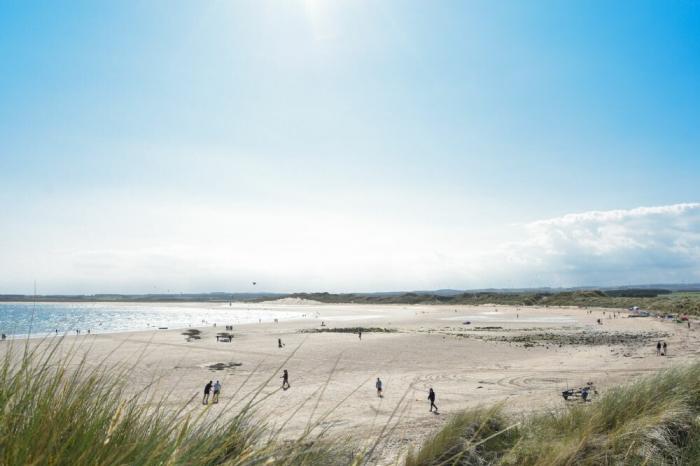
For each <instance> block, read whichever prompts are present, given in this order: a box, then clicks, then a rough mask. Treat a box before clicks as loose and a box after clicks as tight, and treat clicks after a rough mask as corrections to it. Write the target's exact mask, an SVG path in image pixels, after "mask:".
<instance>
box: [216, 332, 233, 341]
mask: <svg viewBox="0 0 700 466" xmlns="http://www.w3.org/2000/svg"><path fill="white" fill-rule="evenodd" d="M232 339H233V333H226V332H222V333H217V334H216V341H222V342H224V343H231V340H232Z"/></svg>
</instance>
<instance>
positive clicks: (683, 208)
mask: <svg viewBox="0 0 700 466" xmlns="http://www.w3.org/2000/svg"><path fill="white" fill-rule="evenodd" d="M103 204H104V203H103V202H99V200H95V201H90V200H85V201H84V202H83V203H81V204H80V205H81V208H80V209H75V208H74V209H72V210H71V209H65V208H61V207H62V206H61V205H60V204H56V203H49V204H47V205H46V206H45V207H44V208H43V210H40V211H36V212H31V213H30V214H27V215H31V216H32V217H34V218H40V219H44V221H45V223H44V224H39V225H38V226H36V227H35V228H32V229H26V228H24V227H23V225H25V224H26V222H25V220H26V219H23V218H18V219H16V220H15V221H14V222H13V223H11V224H9V226H8V227H7V232H8V233H11V234H7V235H4V236H3V237H0V262H1V263H2V264H3V266H4V267H3V268H2V270H0V293H12V292H30V291H31V284H32V281H33V280H34V279H36V280H37V282H38V285H39V289H40V291H41V292H45V293H74V292H80V293H95V292H125V293H129V292H146V291H158V292H162V291H167V290H171V291H173V292H175V291H212V290H230V291H251V290H252V289H258V288H264V289H265V290H266V291H301V290H304V291H319V290H327V291H372V290H408V289H435V288H443V287H450V288H482V287H527V286H575V285H624V284H642V283H661V282H667V283H668V282H681V283H682V282H700V204H677V205H671V206H660V207H641V208H636V209H631V210H613V211H604V212H584V213H578V214H569V215H565V216H562V217H558V218H553V219H548V220H541V221H536V222H532V223H529V224H525V225H516V226H513V225H511V226H509V227H505V226H497V227H496V228H492V229H491V230H489V229H487V228H486V227H484V226H483V225H480V224H479V223H478V221H473V222H469V223H470V224H471V225H472V226H470V225H466V226H465V224H464V222H462V223H461V224H460V223H459V222H458V221H457V220H459V219H458V218H455V221H454V222H453V223H448V222H439V223H434V222H430V221H426V219H425V218H424V217H422V216H420V215H409V214H406V213H404V212H396V211H390V210H386V209H374V210H357V209H355V210H352V209H350V208H348V207H343V206H336V207H335V208H332V207H331V206H328V205H325V204H321V205H314V206H303V205H299V206H293V205H281V206H272V205H262V204H257V205H256V207H257V208H253V207H251V206H248V203H247V202H231V203H229V204H227V205H223V204H218V205H212V204H201V203H192V202H190V203H177V204H175V203H168V202H154V201H153V200H152V201H151V202H150V203H144V204H138V203H136V202H133V200H131V199H129V198H127V199H111V200H110V202H109V206H110V208H109V209H105V208H103V207H102V205H103ZM56 212H58V213H59V214H56ZM52 213H53V214H52ZM252 281H256V282H258V286H257V287H256V288H253V287H252V285H251V283H252Z"/></svg>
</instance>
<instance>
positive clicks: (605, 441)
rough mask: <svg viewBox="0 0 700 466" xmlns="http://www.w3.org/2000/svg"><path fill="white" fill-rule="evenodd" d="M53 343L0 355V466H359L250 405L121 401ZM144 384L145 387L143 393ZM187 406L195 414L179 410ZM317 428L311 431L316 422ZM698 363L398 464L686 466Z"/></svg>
mask: <svg viewBox="0 0 700 466" xmlns="http://www.w3.org/2000/svg"><path fill="white" fill-rule="evenodd" d="M59 343H60V342H57V343H52V344H48V345H47V344H45V343H42V344H40V345H38V346H37V347H35V349H31V348H29V346H28V345H25V346H22V345H14V346H8V347H7V348H6V352H5V357H4V359H3V360H2V361H1V362H0V464H3V465H20V464H54V465H81V464H100V465H207V466H208V465H224V464H225V465H244V464H245V465H263V464H264V465H360V464H367V463H368V462H369V460H368V456H367V455H368V454H365V453H357V452H358V451H359V449H358V450H355V451H353V450H352V449H351V448H352V447H351V446H350V447H349V446H348V443H347V442H346V441H345V440H344V439H335V440H331V439H328V437H327V435H326V436H324V438H325V439H326V440H321V439H320V435H324V434H326V431H325V430H323V431H322V434H319V435H317V436H311V432H312V430H313V428H312V427H313V426H310V427H309V429H307V433H306V434H304V435H302V436H301V437H300V438H299V439H297V440H292V441H281V440H280V439H279V438H277V437H276V436H275V434H274V433H273V434H271V435H268V434H267V432H268V430H267V429H266V426H265V424H262V423H260V422H259V421H256V420H255V419H254V417H253V415H252V410H253V408H254V406H255V403H256V400H255V399H251V400H248V401H247V402H246V404H245V405H244V406H242V407H237V408H236V410H235V412H237V413H238V414H235V415H233V417H232V418H230V419H228V420H226V421H217V420H210V417H211V416H207V413H208V412H209V411H208V408H205V407H202V406H201V405H200V404H199V393H197V394H194V395H193V399H191V400H190V401H191V404H190V403H187V404H185V405H183V406H181V407H180V408H179V409H177V408H175V409H174V408H173V407H172V403H169V402H168V400H167V397H166V398H160V399H157V398H155V396H154V395H153V394H152V392H151V391H149V390H145V391H144V392H141V393H139V394H134V393H132V392H130V391H129V390H128V386H127V384H126V382H125V381H126V380H128V375H129V371H130V370H131V369H130V368H129V367H126V366H125V367H108V366H106V365H104V364H97V365H89V364H87V363H86V360H85V359H84V358H82V359H81V358H77V357H76V354H77V351H73V350H72V349H71V350H70V351H68V352H67V353H65V354H62V355H60V356H59V349H60V346H59ZM154 383H156V381H154ZM192 406H195V409H191V408H192ZM325 418H326V416H325V415H324V416H322V417H321V419H325ZM699 459H700V363H695V364H693V365H687V366H683V367H677V368H674V369H670V370H667V371H664V372H661V373H659V374H657V375H654V376H651V377H646V378H644V379H639V380H637V381H636V382H634V383H632V384H630V385H627V386H619V387H615V388H612V389H610V390H609V391H607V392H606V393H605V394H604V395H603V396H602V397H601V398H599V399H596V400H594V401H593V402H592V403H572V404H567V405H566V408H562V409H561V410H557V411H553V412H549V413H544V414H531V415H526V416H523V417H513V416H508V415H506V414H504V410H503V406H502V405H496V406H493V407H491V408H478V409H471V410H467V411H464V412H461V413H458V414H456V415H454V416H452V417H451V418H450V420H449V421H448V422H447V423H446V424H445V425H444V426H443V428H442V429H440V430H439V431H438V432H436V433H435V434H434V435H433V436H432V437H431V438H429V439H428V440H426V441H425V442H424V444H423V445H422V446H421V447H420V449H418V450H417V451H412V452H409V453H408V455H407V457H406V459H405V464H406V466H418V465H438V464H444V465H509V466H510V465H526V466H527V465H533V466H535V465H538V466H539V465H541V466H544V465H547V466H549V465H554V466H556V465H570V464H577V465H642V464H647V465H652V464H653V465H697V464H698V460H699Z"/></svg>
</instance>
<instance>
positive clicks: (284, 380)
mask: <svg viewBox="0 0 700 466" xmlns="http://www.w3.org/2000/svg"><path fill="white" fill-rule="evenodd" d="M289 387H291V385H289V372H287V369H285V370H284V372H283V373H282V390H286V389H288V388H289Z"/></svg>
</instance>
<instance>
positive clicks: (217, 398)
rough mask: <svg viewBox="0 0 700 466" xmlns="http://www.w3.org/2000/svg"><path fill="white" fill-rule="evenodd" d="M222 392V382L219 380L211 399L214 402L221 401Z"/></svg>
mask: <svg viewBox="0 0 700 466" xmlns="http://www.w3.org/2000/svg"><path fill="white" fill-rule="evenodd" d="M220 393H221V384H220V383H219V381H218V380H217V381H216V383H215V384H214V396H213V397H212V400H211V402H212V403H218V402H219V394H220Z"/></svg>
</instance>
